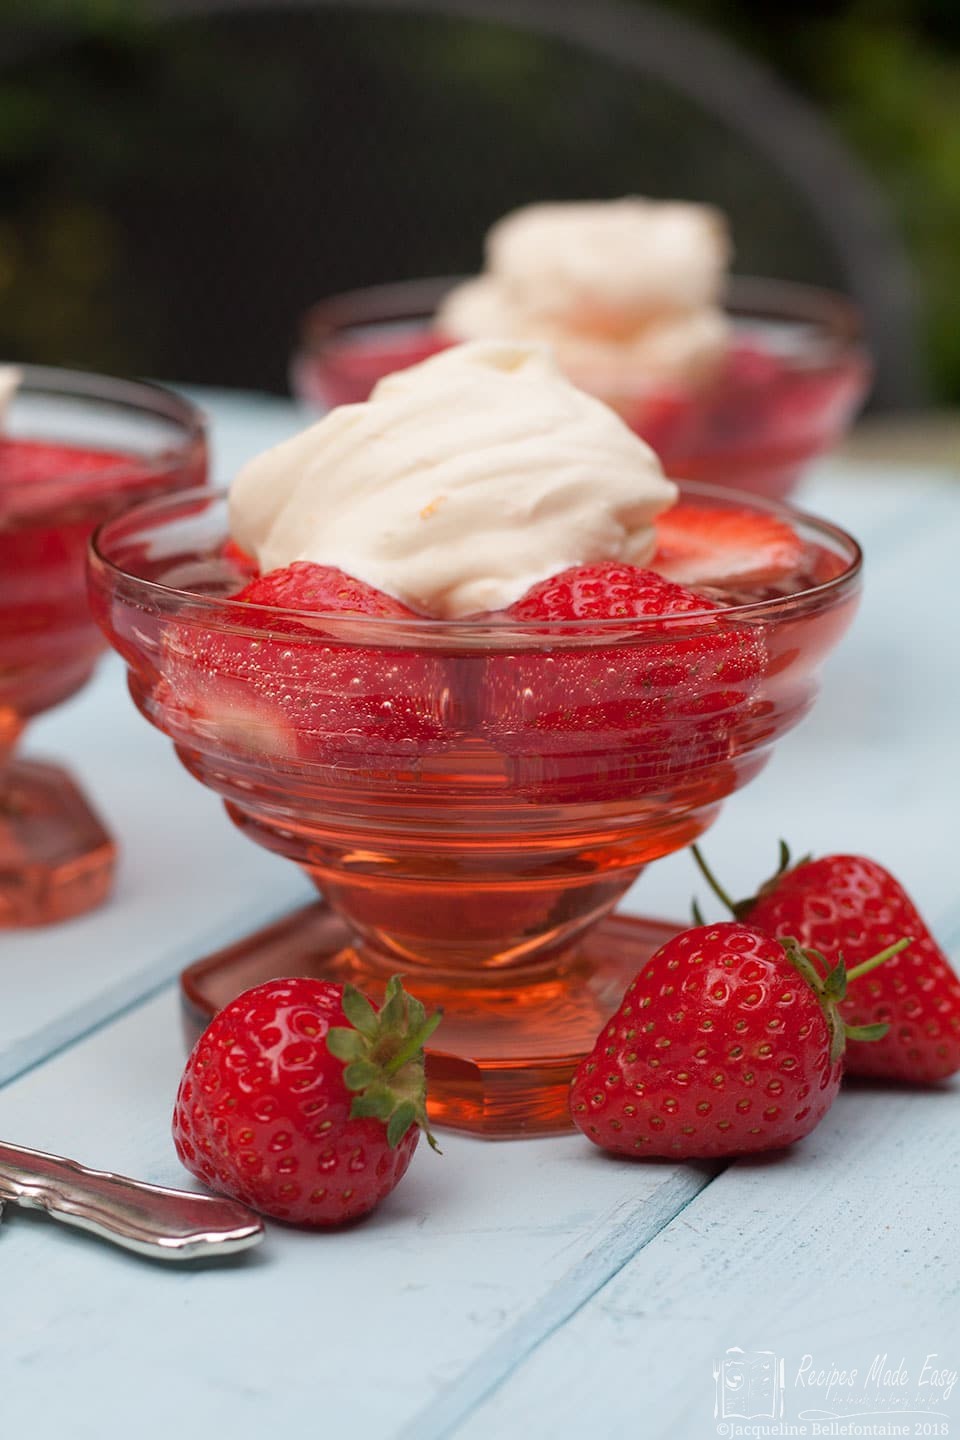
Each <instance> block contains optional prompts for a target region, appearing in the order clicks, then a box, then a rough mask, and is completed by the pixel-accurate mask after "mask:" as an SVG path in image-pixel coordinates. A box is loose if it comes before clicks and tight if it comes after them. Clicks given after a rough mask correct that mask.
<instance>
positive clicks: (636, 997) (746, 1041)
mask: <svg viewBox="0 0 960 1440" xmlns="http://www.w3.org/2000/svg"><path fill="white" fill-rule="evenodd" d="M895 948H897V947H895ZM886 958H887V956H886V953H884V954H883V955H880V956H876V957H874V958H873V961H872V963H873V964H875V965H879V964H881V963H882V962H883V960H885V959H886ZM846 979H847V977H846V973H845V971H844V968H843V965H842V964H841V965H840V966H839V967H838V968H837V969H836V970H834V971H832V972H831V973H830V974H829V975H828V976H827V977H826V978H822V977H821V976H820V974H819V972H818V969H817V967H816V966H815V965H814V964H813V962H812V961H811V959H810V957H808V956H807V955H806V954H805V953H804V952H803V951H802V950H801V949H800V947H799V946H797V945H795V944H793V943H791V942H789V941H788V942H784V943H783V944H781V943H780V941H778V940H774V939H772V938H771V937H770V936H769V935H765V934H763V933H762V932H761V931H759V930H755V929H752V928H750V927H749V926H747V925H743V924H740V923H738V922H734V921H726V922H723V923H721V924H718V925H702V926H698V927H697V928H696V929H693V930H687V931H685V932H684V933H682V934H680V935H677V936H675V937H674V938H673V939H671V940H668V941H667V943H666V944H665V945H663V946H661V948H660V949H659V950H658V951H657V953H656V954H655V955H654V956H653V957H652V959H651V960H649V961H648V963H647V964H646V966H645V967H644V969H643V970H642V971H641V972H640V974H639V975H637V977H636V978H635V979H634V980H633V981H632V982H631V984H630V985H629V987H628V989H627V992H626V994H625V995H624V997H623V1001H622V1003H621V1005H620V1008H619V1010H618V1011H617V1012H616V1014H615V1015H614V1016H613V1018H612V1019H611V1020H610V1021H609V1022H608V1023H607V1025H606V1026H605V1027H604V1029H603V1030H602V1031H601V1032H600V1036H599V1038H598V1040H597V1043H596V1045H595V1046H594V1049H593V1050H592V1052H591V1053H590V1054H589V1055H588V1056H587V1057H586V1059H584V1060H582V1061H581V1062H580V1065H579V1066H578V1068H577V1071H576V1073H575V1075H574V1077H573V1083H572V1085H571V1090H570V1113H571V1115H572V1116H573V1120H574V1123H575V1124H576V1125H577V1126H579V1128H580V1129H581V1130H582V1131H583V1133H584V1134H585V1135H586V1136H587V1138H588V1139H590V1140H592V1141H593V1142H594V1143H595V1144H596V1145H601V1146H602V1147H603V1148H604V1149H606V1150H614V1151H617V1152H618V1153H620V1154H623V1155H633V1156H638V1155H662V1156H663V1155H665V1156H670V1157H671V1158H673V1159H677V1160H684V1159H694V1158H697V1159H699V1158H713V1157H718V1156H729V1155H747V1154H751V1153H753V1152H755V1151H758V1150H776V1149H780V1148H782V1147H783V1146H784V1145H791V1144H793V1142H794V1141H795V1140H800V1139H802V1137H803V1136H804V1135H808V1134H809V1133H810V1131H811V1130H812V1129H813V1128H814V1126H815V1125H817V1124H818V1123H819V1122H820V1121H821V1120H822V1119H823V1117H824V1115H825V1114H826V1112H827V1111H828V1110H829V1108H830V1106H831V1105H832V1104H833V1102H834V1100H835V1099H836V1096H837V1091H838V1089H839V1087H840V1076H841V1070H842V1055H843V1048H844V1042H845V1038H846V1035H845V1031H846V1027H845V1026H844V1024H843V1022H842V1021H841V1020H840V1017H839V1015H838V1013H837V1005H838V1002H839V1001H840V1000H841V999H842V997H843V994H844V992H845V988H846Z"/></svg>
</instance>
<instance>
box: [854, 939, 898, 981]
mask: <svg viewBox="0 0 960 1440" xmlns="http://www.w3.org/2000/svg"><path fill="white" fill-rule="evenodd" d="M912 944H913V936H912V935H908V936H906V937H905V938H904V939H902V940H898V941H897V942H896V944H894V945H888V946H887V948H886V950H881V951H880V952H879V953H878V954H876V955H871V956H870V959H869V960H862V961H861V962H860V964H859V965H855V966H854V967H853V969H852V970H848V971H847V984H848V985H850V984H852V982H853V981H854V980H859V979H860V976H861V975H869V973H870V971H871V970H876V968H877V966H878V965H885V964H886V962H887V961H888V960H892V959H893V957H894V955H899V954H900V951H901V950H906V948H907V946H908V945H912Z"/></svg>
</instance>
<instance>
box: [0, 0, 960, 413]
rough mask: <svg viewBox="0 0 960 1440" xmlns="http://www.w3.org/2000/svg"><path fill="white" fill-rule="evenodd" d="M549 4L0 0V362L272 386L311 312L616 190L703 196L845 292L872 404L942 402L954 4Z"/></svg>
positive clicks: (946, 381)
mask: <svg viewBox="0 0 960 1440" xmlns="http://www.w3.org/2000/svg"><path fill="white" fill-rule="evenodd" d="M556 4H557V8H556V9H555V10H554V11H553V12H552V15H553V20H556V19H557V17H565V24H564V25H562V26H560V33H554V34H549V33H544V30H545V29H546V30H549V29H550V28H551V25H552V24H553V20H551V19H550V18H549V15H550V4H549V0H543V3H542V4H541V5H540V6H539V7H537V6H536V5H533V4H532V3H531V5H530V6H528V5H527V4H526V0H517V6H516V8H515V10H513V11H511V10H510V7H509V5H505V4H503V3H501V4H499V5H497V4H494V5H491V6H490V7H488V8H489V15H488V16H487V17H486V18H482V19H481V18H478V12H482V11H483V8H484V7H483V6H482V5H478V4H474V5H473V6H472V7H471V6H470V5H466V6H465V7H464V8H465V9H467V10H470V9H471V8H472V10H473V12H474V14H473V16H472V18H458V17H457V16H448V15H441V14H434V15H425V14H424V13H422V8H423V7H418V6H417V5H415V4H413V3H411V4H410V5H409V6H404V5H402V4H401V3H399V0H384V5H383V7H382V9H378V8H377V7H376V6H375V5H374V4H373V3H371V4H370V5H365V4H361V5H360V6H359V7H358V6H357V5H345V6H343V7H338V6H337V5H335V4H332V3H331V4H316V5H310V4H307V3H303V0H301V3H299V4H291V5H287V4H284V3H282V0H274V3H269V0H263V3H261V4H260V5H254V4H252V3H249V0H241V3H235V4H232V5H231V4H229V3H222V4H220V5H216V4H214V5H213V6H212V7H211V6H210V5H205V4H204V3H202V0H198V3H196V4H195V5H191V4H190V3H189V0H180V3H172V4H169V5H162V4H150V3H148V0H59V3H54V0H28V3H26V0H25V3H20V0H0V196H2V199H0V355H3V356H5V357H9V358H19V359H24V360H33V361H42V362H50V363H69V364H76V365H81V366H84V367H87V368H93V369H101V370H109V371H115V372H132V373H139V374H149V375H153V376H159V377H164V378H174V379H178V380H181V381H192V382H201V383H210V384H220V385H238V386H245V387H259V388H264V389H272V390H278V391H282V390H284V389H285V388H286V383H287V382H286V366H287V360H288V356H289V353H290V350H291V347H292V345H293V343H294V340H295V335H296V328H297V321H298V317H299V316H300V314H301V312H302V311H303V310H304V308H305V307H306V306H307V305H308V304H309V303H310V302H311V301H313V300H316V299H319V298H320V297H321V296H323V295H326V294H329V293H331V292H334V291H337V290H342V289H345V288H349V287H352V286H356V285H362V284H366V283H372V282H375V281H386V280H394V279H402V278H405V277H412V276H418V275H430V274H448V273H453V272H458V271H464V270H472V269H476V268H477V266H478V264H479V262H480V242H481V238H482V234H483V232H484V230H485V229H486V227H487V225H488V224H489V223H490V222H491V221H492V220H493V219H495V218H496V217H497V216H498V215H499V214H501V213H502V212H503V211H505V210H507V209H509V208H511V207H512V206H514V205H517V204H520V203H522V202H524V201H526V200H529V199H535V198H547V197H570V198H583V197H587V196H613V195H618V194H624V193H630V192H635V193H644V194H651V195H661V196H678V197H679V196H685V197H691V198H698V199H705V200H710V201H713V202H715V203H717V204H720V205H722V206H723V207H724V209H726V210H727V212H728V214H729V215H730V216H731V218H732V221H733V228H734V235H735V239H736V245H737V264H736V268H737V269H738V270H739V271H741V272H744V273H751V272H752V273H759V274H766V275H776V276H782V277H787V278H795V279H801V280H807V281H813V282H817V283H821V284H826V285H832V286H835V287H838V288H841V289H845V290H847V291H851V290H853V291H855V290H856V287H857V285H858V284H860V283H861V281H862V287H863V288H864V290H865V291H868V287H872V289H870V293H867V300H868V302H869V303H875V307H876V319H875V321H873V322H872V323H875V324H876V326H877V327H878V329H884V331H885V335H884V337H883V344H885V346H886V350H887V352H888V353H887V358H886V360H885V362H884V364H885V367H886V370H887V371H888V372H889V374H888V375H887V381H888V383H886V384H885V385H884V386H882V387H881V400H885V401H886V403H887V404H890V405H896V404H911V403H916V402H917V401H918V400H921V399H930V400H931V401H933V402H938V403H944V402H946V403H956V402H960V324H958V323H957V317H956V314H955V308H954V297H955V295H956V293H957V291H958V289H960V243H958V241H960V4H958V3H957V0H861V3H849V0H848V3H842V0H835V3H831V0H777V3H776V4H774V3H771V0H680V3H673V4H669V5H666V4H664V5H662V6H661V7H660V10H659V15H660V17H661V23H659V24H658V23H657V15H658V12H657V10H656V8H655V7H650V6H647V5H642V4H640V0H636V4H635V6H633V8H631V0H619V3H617V4H610V5H607V4H606V0H603V3H600V0H597V3H594V0H582V3H581V4H580V5H579V6H577V5H573V6H571V5H570V4H569V3H565V0H556ZM425 8H426V9H427V10H430V9H442V8H444V7H443V6H442V4H441V3H440V0H434V3H432V4H428V5H427V6H426V7H425ZM448 8H449V9H451V10H456V9H457V8H458V6H457V5H456V3H452V4H451V5H450V6H449V7H448ZM211 10H212V11H213V12H218V13H208V12H209V11H211ZM405 10H406V11H409V12H411V13H403V12H404V11H405ZM528 10H529V12H530V13H531V14H533V13H534V12H536V14H537V16H538V17H539V18H540V19H542V18H543V17H544V16H548V19H547V21H546V25H545V26H544V25H539V27H538V25H533V26H532V27H528V26H527V25H526V24H525V23H511V24H506V25H505V24H503V23H500V19H502V18H503V16H504V15H506V16H507V18H508V19H509V20H511V21H518V22H519V21H524V18H525V16H526V15H527V12H528ZM627 11H629V12H630V13H631V15H633V16H634V17H635V19H636V23H637V25H639V24H640V21H641V19H642V20H643V24H644V29H643V31H642V33H641V32H639V31H638V32H637V33H638V36H639V38H638V39H636V40H635V41H632V42H631V43H632V50H631V48H630V47H629V46H627V45H624V47H623V50H622V53H617V35H618V34H620V35H621V36H622V35H623V34H624V33H625V32H624V31H623V30H622V29H621V30H619V31H618V29H617V26H618V25H622V21H623V14H624V12H627ZM498 16H499V17H500V19H498ZM689 22H693V27H694V28H689V29H684V26H686V25H688V23H689ZM591 24H596V25H602V26H605V27H606V29H605V43H606V53H604V54H599V53H597V51H596V49H592V48H591V47H590V45H589V44H584V43H581V42H582V36H583V34H584V33H585V31H587V30H589V27H590V25H591ZM677 25H679V26H680V29H679V30H678V29H677V28H676V27H677ZM538 28H539V30H540V33H535V32H536V31H537V29H538ZM574 31H576V32H578V34H579V36H580V38H579V39H578V38H577V36H576V35H575V34H574V33H573V32H574ZM631 34H632V32H631ZM704 37H705V38H706V40H707V42H708V45H707V50H706V52H704V51H703V50H702V48H701V47H700V42H701V41H702V40H703V39H704ZM714 42H718V43H719V48H718V49H717V50H716V52H714V51H713V50H711V49H710V44H712V43H714ZM634 52H635V53H634ZM744 57H745V58H746V59H747V60H748V61H749V60H752V61H753V62H759V64H760V66H761V67H765V69H766V72H767V73H766V74H764V73H763V69H762V68H761V69H760V70H756V74H755V78H756V79H757V81H758V85H757V88H756V93H754V90H753V89H752V88H751V85H749V84H746V85H745V84H742V83H741V80H742V76H741V72H740V71H739V69H738V65H739V63H740V61H741V59H743V58H744ZM698 67H699V73H700V75H701V76H702V77H703V83H702V84H701V85H700V89H699V91H698V84H697V73H698ZM678 75H679V76H680V77H681V79H680V83H679V84H678ZM691 76H692V77H693V78H692V81H691ZM715 80H716V83H714V81H715ZM765 87H766V88H765ZM691 91H692V92H693V94H691ZM701 95H702V97H706V98H699V97H700V96H701ZM765 97H766V98H765ZM791 97H796V98H797V100H799V101H800V102H804V101H805V102H806V104H807V105H808V106H809V107H811V114H812V116H813V119H812V121H811V119H810V115H809V114H806V113H805V110H804V105H803V103H801V104H800V105H799V107H796V105H795V102H794V100H793V99H792V98H791ZM781 100H782V101H783V102H784V108H782V109H781V108H780V101H781ZM808 122H810V123H808ZM811 124H812V125H813V128H812V129H811V128H810V126H811ZM818 124H819V125H821V126H822V127H823V134H824V135H826V136H827V137H828V138H829V136H830V134H832V135H833V136H835V137H836V145H837V154H834V153H833V152H832V151H831V150H830V146H829V144H827V146H826V148H825V149H824V148H823V147H822V146H821V145H820V143H819V139H822V136H820V134H819V132H818V130H817V128H816V126H817V125H818ZM751 131H752V132H753V133H751ZM818 136H819V138H818ZM838 156H839V159H838ZM818 167H819V169H818ZM845 167H846V168H845ZM811 176H812V177H813V180H812V183H811ZM848 235H849V237H850V239H849V244H848V243H847V236H848ZM838 236H839V239H838ZM901 247H902V254H901ZM911 276H912V285H913V287H915V293H914V291H913V290H912V289H911V280H910V277H911ZM863 277H868V278H863ZM861 298H862V297H861ZM888 312H889V313H888ZM891 316H892V318H891ZM888 322H889V323H888ZM914 340H915V341H916V349H917V357H916V363H914V360H913V359H911V358H908V357H907V351H908V350H909V349H910V345H911V343H913V341H914ZM901 352H902V353H903V355H904V357H905V358H904V363H903V375H902V376H898V375H897V374H896V373H895V372H896V370H897V368H898V361H897V357H898V355H899V354H900V353H901Z"/></svg>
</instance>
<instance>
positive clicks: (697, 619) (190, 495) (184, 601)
mask: <svg viewBox="0 0 960 1440" xmlns="http://www.w3.org/2000/svg"><path fill="white" fill-rule="evenodd" d="M684 491H686V492H687V493H692V494H694V495H697V496H702V497H704V498H707V499H711V500H712V499H715V500H718V501H721V502H723V503H725V504H726V505H727V506H728V507H729V506H730V505H731V504H732V505H734V506H736V505H737V504H740V505H745V506H746V507H748V508H750V509H754V510H757V509H759V510H763V511H766V512H767V513H770V514H773V515H776V516H777V517H779V518H783V519H786V520H787V521H788V522H789V523H791V524H795V523H796V522H800V524H802V525H804V526H806V527H808V528H810V529H812V530H813V531H814V532H815V533H816V534H818V535H820V536H821V537H825V538H826V539H829V540H831V541H832V542H833V543H834V546H835V547H839V549H840V551H841V553H842V554H845V555H846V556H847V557H848V564H847V565H846V566H845V568H844V569H843V570H841V571H840V572H839V574H837V575H834V576H832V577H831V578H830V579H829V580H825V581H823V582H821V583H820V584H818V585H813V586H810V587H808V588H807V589H805V590H797V591H794V592H793V594H791V595H785V596H776V597H773V598H768V599H764V600H754V601H751V602H749V604H742V605H721V606H720V607H719V608H714V609H704V610H695V611H689V612H683V613H680V614H673V615H671V614H667V615H649V616H643V615H640V616H627V617H623V616H620V617H616V618H612V619H604V620H560V621H543V620H516V619H514V618H513V617H510V618H509V619H507V618H506V617H502V618H501V617H499V616H498V615H497V614H496V613H495V612H493V613H491V612H487V613H485V614H480V615H475V616H464V617H463V618H461V619H438V618H436V617H434V616H429V615H414V616H412V617H410V618H406V617H396V616H379V615H358V614H351V613H347V612H343V611H319V610H318V611H303V610H296V609H291V608H290V607H285V606H279V605H260V604H255V605H251V604H250V602H249V601H246V600H236V599H234V598H233V597H232V596H211V595H202V594H199V593H198V592H197V591H191V590H181V589H179V588H177V587H175V586H170V585H164V584H162V583H161V582H160V581H157V580H149V579H146V578H144V577H143V576H140V575H136V574H134V573H133V572H131V571H129V570H124V569H123V568H122V566H120V565H118V564H116V563H115V562H114V561H113V560H111V559H110V556H109V554H108V553H107V552H106V546H105V542H109V539H110V531H111V530H112V529H114V527H118V528H119V527H121V526H127V527H129V526H130V525H131V523H134V524H135V523H136V522H137V521H138V520H142V521H144V522H146V521H149V520H150V518H151V517H152V516H154V515H157V514H161V515H162V512H163V511H164V510H167V509H175V508H177V507H182V506H184V505H190V504H194V505H195V504H197V503H198V502H203V505H204V507H205V508H206V507H208V506H209V505H211V504H212V503H214V502H221V501H225V500H227V498H228V495H229V492H228V490H227V489H225V488H223V487H215V486H211V485H203V486H196V487H193V488H191V489H187V490H180V491H177V492H176V493H175V494H172V495H165V496H161V497H159V498H155V499H152V500H147V501H142V502H140V503H139V504H135V505H132V506H130V507H128V508H127V509H125V510H124V511H123V512H122V513H121V514H119V515H114V516H112V517H110V518H109V519H108V520H106V521H104V522H102V523H101V524H100V525H99V526H98V527H97V529H96V530H95V531H94V533H93V535H92V536H91V538H90V545H89V551H88V555H89V564H90V569H91V574H94V575H95V574H96V573H97V571H98V569H99V568H100V567H102V569H103V570H104V571H105V572H106V573H107V574H108V575H109V576H111V577H112V581H111V583H114V582H118V583H119V584H120V585H121V586H123V587H124V588H126V589H127V590H128V591H130V590H133V591H134V592H136V593H139V594H141V595H142V596H143V597H144V599H147V600H151V601H152V602H153V604H154V607H155V608H156V606H158V605H159V606H160V607H161V608H170V607H172V606H176V607H177V608H179V609H181V610H184V611H187V610H188V609H189V611H190V613H191V614H193V615H196V614H198V613H204V612H206V613H210V614H214V615H219V616H221V617H222V622H223V623H221V624H219V625H218V626H217V627H216V628H218V629H221V630H222V629H229V631H230V632H231V633H238V634H239V633H245V634H253V635H256V636H259V637H260V638H263V637H264V636H267V635H269V636H272V637H277V638H281V639H286V640H287V642H288V643H289V641H290V639H291V634H290V631H289V630H276V631H272V630H269V629H264V628H263V627H253V626H250V625H249V624H245V623H244V621H243V618H242V617H243V616H244V615H249V614H250V611H251V610H255V611H256V612H257V613H258V614H263V615H276V616H277V617H278V618H282V619H284V620H287V621H289V620H293V621H295V622H297V623H299V624H300V625H303V623H304V621H305V620H311V621H313V620H323V621H325V622H327V623H328V624H331V625H333V627H334V634H335V633H336V630H338V629H341V628H344V629H351V630H355V631H358V632H359V631H363V632H366V634H367V635H368V636H369V637H370V640H371V642H372V641H373V637H374V636H376V637H377V640H376V642H375V643H381V644H385V643H388V640H387V637H388V636H396V635H397V634H398V633H403V634H413V635H418V634H419V635H420V636H422V637H424V638H429V639H444V638H446V639H451V640H457V639H460V640H463V639H474V640H476V639H478V638H482V637H486V638H497V639H498V640H500V641H501V642H502V641H503V639H504V637H507V636H510V637H513V638H514V639H515V640H518V641H523V640H524V639H526V640H527V641H529V640H531V639H533V638H534V637H537V638H539V639H540V641H541V642H542V641H543V640H544V639H545V638H550V639H552V638H564V637H570V638H576V637H587V636H593V637H594V638H599V637H600V636H604V635H610V634H611V633H615V632H618V631H619V632H628V631H629V632H630V633H631V634H636V633H637V632H639V633H642V632H643V631H644V630H647V631H649V632H650V638H651V639H654V638H656V639H659V640H661V641H662V640H663V639H664V638H665V637H666V635H667V634H668V633H669V632H670V631H683V632H684V633H687V632H689V631H690V630H691V629H693V628H696V627H697V626H699V627H700V628H701V629H703V628H704V627H712V625H713V624H714V623H715V622H716V621H717V619H718V618H722V619H723V621H724V623H725V624H726V623H729V622H731V621H739V620H743V621H750V622H752V623H756V622H758V621H766V620H782V619H784V618H791V617H792V615H793V614H794V612H796V611H803V610H805V609H806V608H808V607H812V606H816V607H817V608H819V607H820V606H821V605H823V604H824V603H828V602H833V601H834V600H838V599H840V598H842V597H843V595H844V594H846V593H847V592H848V591H849V590H850V589H851V588H852V587H853V586H854V584H855V583H856V582H857V581H858V579H859V577H860V573H861V570H862V566H863V551H862V549H861V547H860V544H859V542H858V541H857V540H856V539H854V537H853V536H852V535H851V534H849V532H848V531H846V530H844V529H843V528H842V527H841V526H839V525H836V524H834V523H833V522H832V521H830V520H824V519H822V518H821V517H820V516H817V515H812V514H810V513H809V512H808V511H805V510H800V509H798V508H797V507H796V506H792V505H785V504H783V503H782V502H778V501H774V500H767V499H764V498H761V497H757V496H752V495H749V494H747V493H746V492H743V491H738V490H733V489H730V488H728V487H727V486H724V485H710V484H707V483H705V482H702V481H689V482H681V498H682V495H683V493H684ZM638 568H643V567H638ZM295 638H296V639H297V641H298V642H301V641H302V640H303V639H306V638H309V632H308V631H305V632H304V634H303V635H296V637H295ZM314 638H315V639H316V640H317V641H318V642H324V641H327V640H329V638H330V632H328V631H325V632H319V631H318V632H317V633H316V635H315V637H314Z"/></svg>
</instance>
